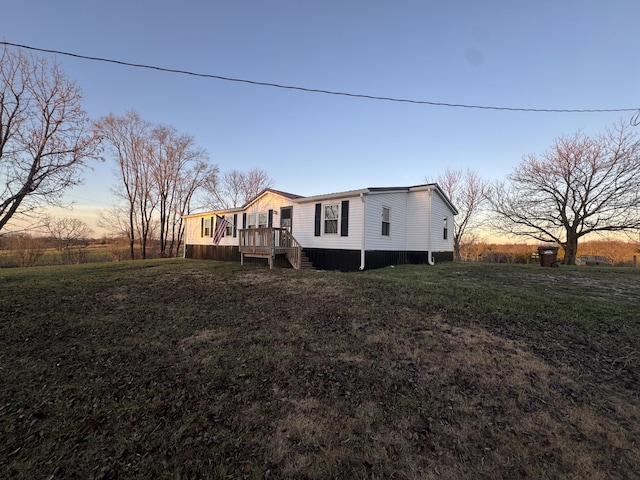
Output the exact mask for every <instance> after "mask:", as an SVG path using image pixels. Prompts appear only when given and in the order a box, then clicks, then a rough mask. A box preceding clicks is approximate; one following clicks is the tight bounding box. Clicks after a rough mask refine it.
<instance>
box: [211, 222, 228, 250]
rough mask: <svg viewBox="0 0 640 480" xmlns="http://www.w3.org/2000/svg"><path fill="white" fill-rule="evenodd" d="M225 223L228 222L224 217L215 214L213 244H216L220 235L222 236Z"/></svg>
mask: <svg viewBox="0 0 640 480" xmlns="http://www.w3.org/2000/svg"><path fill="white" fill-rule="evenodd" d="M227 225H229V222H228V221H227V219H226V218H224V217H219V216H218V215H216V231H215V232H214V233H213V244H214V245H218V243H220V240H221V239H222V237H224V232H225V230H226V229H227Z"/></svg>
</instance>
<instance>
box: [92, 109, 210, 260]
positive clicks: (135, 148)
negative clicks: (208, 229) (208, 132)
mask: <svg viewBox="0 0 640 480" xmlns="http://www.w3.org/2000/svg"><path fill="white" fill-rule="evenodd" d="M95 128H96V130H97V131H98V132H99V133H100V135H101V136H103V137H104V138H105V140H106V141H107V143H108V145H109V147H110V150H111V153H112V154H113V156H114V158H115V159H116V161H117V165H118V176H119V177H120V185H119V186H118V187H117V188H116V193H117V195H118V196H119V197H120V198H122V199H123V200H124V201H125V202H126V205H127V215H128V221H127V223H128V225H127V227H126V228H124V229H123V228H122V227H123V225H122V222H121V221H120V220H111V221H110V220H108V219H105V218H104V215H102V217H103V218H102V223H104V224H111V227H113V228H111V230H119V231H124V232H126V233H127V235H128V238H129V242H130V256H131V258H132V259H133V258H135V252H134V244H135V242H136V241H138V242H139V245H140V255H141V257H142V258H146V257H147V246H148V244H149V242H150V241H151V239H152V238H154V236H155V234H157V237H156V238H158V239H159V241H160V254H161V255H163V256H172V255H174V253H177V252H178V249H179V246H180V242H181V239H182V230H183V229H184V226H183V224H182V215H183V214H185V213H187V212H188V211H189V209H190V208H191V201H192V199H193V196H194V193H195V192H196V191H197V190H198V189H199V188H201V187H202V186H203V185H204V184H205V183H206V180H207V178H209V177H210V176H215V175H216V173H217V168H216V167H209V165H208V164H207V163H206V160H208V155H207V152H206V151H205V150H203V149H201V148H199V147H198V146H197V145H196V144H195V141H194V138H193V137H192V136H190V135H186V134H181V133H179V132H177V131H176V129H175V128H173V127H170V126H154V125H152V124H150V123H148V122H146V121H144V120H142V119H141V118H140V116H139V115H138V114H137V113H135V112H128V113H127V114H126V115H125V116H124V117H116V116H114V115H109V116H107V117H103V118H101V119H100V120H99V121H97V122H96V124H95ZM113 213H116V214H117V213H118V212H113Z"/></svg>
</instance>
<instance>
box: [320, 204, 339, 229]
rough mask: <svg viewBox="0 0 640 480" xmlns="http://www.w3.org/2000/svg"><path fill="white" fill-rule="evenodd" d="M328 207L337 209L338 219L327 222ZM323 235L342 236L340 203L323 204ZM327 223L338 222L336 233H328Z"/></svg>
mask: <svg viewBox="0 0 640 480" xmlns="http://www.w3.org/2000/svg"><path fill="white" fill-rule="evenodd" d="M327 207H336V218H335V219H329V220H327ZM322 212H323V213H322V233H323V235H340V203H324V204H322ZM327 221H335V222H336V231H335V232H327Z"/></svg>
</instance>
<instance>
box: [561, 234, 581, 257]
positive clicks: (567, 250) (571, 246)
mask: <svg viewBox="0 0 640 480" xmlns="http://www.w3.org/2000/svg"><path fill="white" fill-rule="evenodd" d="M577 254H578V236H577V235H576V234H575V233H574V232H567V243H566V244H565V245H564V260H563V261H562V263H563V265H575V264H576V255H577Z"/></svg>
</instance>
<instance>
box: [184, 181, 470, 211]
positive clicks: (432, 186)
mask: <svg viewBox="0 0 640 480" xmlns="http://www.w3.org/2000/svg"><path fill="white" fill-rule="evenodd" d="M420 190H433V191H435V192H436V193H437V194H438V195H439V196H440V197H441V198H442V199H443V200H444V202H445V203H446V204H447V206H448V207H449V208H450V209H451V211H452V212H453V213H454V215H457V214H458V209H456V207H455V206H454V205H453V204H452V203H451V200H450V199H449V197H448V196H447V194H446V193H444V191H443V190H442V188H440V186H439V185H438V184H437V183H425V184H422V185H414V186H412V187H368V188H361V189H358V190H346V191H343V192H334V193H325V194H322V195H313V196H310V197H304V196H302V195H297V194H295V193H289V192H283V191H282V190H276V189H274V188H265V189H264V190H262V191H261V192H260V193H258V195H256V196H255V197H253V198H252V199H251V200H249V201H248V202H247V203H245V204H244V205H242V206H241V207H236V208H228V209H223V210H218V211H217V212H219V213H222V212H225V213H231V212H240V211H242V210H245V209H247V208H248V207H249V206H250V205H252V204H254V203H255V202H257V201H258V200H260V199H261V198H262V197H264V196H265V195H267V194H269V193H271V194H274V195H279V196H281V197H284V198H288V199H290V200H293V201H294V202H295V203H309V202H318V201H322V200H332V199H336V198H344V197H356V196H359V195H367V194H370V193H386V192H390V193H391V192H407V193H408V192H412V191H420ZM208 213H210V212H201V213H194V214H191V215H184V218H187V217H192V216H193V217H198V216H202V215H203V214H208Z"/></svg>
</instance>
